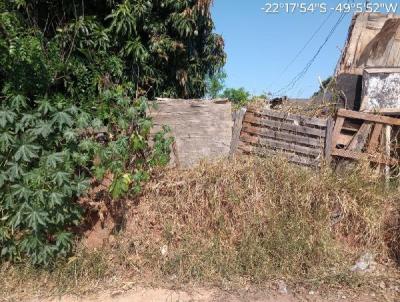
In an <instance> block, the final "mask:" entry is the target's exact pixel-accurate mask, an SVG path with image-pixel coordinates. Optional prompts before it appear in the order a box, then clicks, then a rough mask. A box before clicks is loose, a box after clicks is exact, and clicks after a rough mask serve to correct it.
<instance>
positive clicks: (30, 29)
mask: <svg viewBox="0 0 400 302" xmlns="http://www.w3.org/2000/svg"><path fill="white" fill-rule="evenodd" d="M210 5H211V1H187V0H179V1H171V0H162V1H142V0H123V1H108V0H98V1H88V0H84V1H77V2H73V1H62V0H55V1H48V0H25V1H23V0H19V1H5V0H0V102H1V104H0V151H1V153H0V166H1V169H0V189H1V190H0V213H1V216H0V259H8V260H12V261H16V260H19V259H22V258H24V257H28V258H29V259H30V260H31V261H32V262H33V263H34V264H38V265H46V264H49V263H50V262H52V261H53V260H54V259H56V258H57V257H60V256H65V255H67V254H68V253H69V252H70V251H71V248H72V242H73V235H72V230H73V227H74V226H76V225H78V224H79V223H80V222H81V218H82V215H83V213H82V210H81V209H80V207H79V206H78V204H77V202H76V200H77V199H78V198H79V196H81V195H82V194H84V193H85V191H86V189H87V187H88V185H89V179H91V178H93V177H96V178H98V179H99V180H101V179H102V178H103V177H105V176H106V175H112V179H113V182H112V184H111V186H110V188H109V190H110V194H111V196H112V197H113V198H120V197H122V196H123V195H126V194H133V195H134V194H137V193H139V192H140V190H141V187H142V184H143V182H145V181H147V180H148V178H149V172H150V171H151V168H152V167H154V166H156V165H163V164H166V163H167V162H168V161H169V148H170V145H171V143H172V138H170V137H167V135H166V134H167V132H168V129H163V131H162V132H160V133H158V134H157V135H156V136H155V141H154V143H153V144H152V145H153V148H150V146H149V134H150V129H151V127H152V123H151V120H150V119H149V118H148V117H147V116H146V112H147V110H148V108H147V106H148V102H147V101H146V96H147V97H148V96H150V97H152V96H154V95H159V96H163V95H164V96H177V97H200V96H202V95H203V94H204V92H205V89H206V83H205V78H206V77H207V76H211V77H212V75H213V74H214V73H215V72H217V71H218V70H219V69H220V68H221V67H222V65H223V63H224V59H225V54H224V52H223V40H222V38H221V37H219V36H218V35H215V34H213V33H212V30H213V23H212V20H211V17H210V11H209V10H210Z"/></svg>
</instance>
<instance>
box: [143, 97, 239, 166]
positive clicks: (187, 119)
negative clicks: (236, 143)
mask: <svg viewBox="0 0 400 302" xmlns="http://www.w3.org/2000/svg"><path fill="white" fill-rule="evenodd" d="M150 115H151V116H152V118H153V122H154V128H153V130H152V134H155V133H156V132H158V131H160V130H161V128H162V126H163V125H167V126H169V127H170V128H171V130H172V133H171V134H172V136H174V138H175V144H174V147H173V148H172V149H173V150H172V151H173V152H172V159H171V164H172V165H174V166H177V167H179V168H187V167H190V166H192V165H195V164H197V163H198V162H199V161H200V160H202V159H216V158H221V157H224V156H228V155H229V150H230V144H231V140H232V126H233V121H232V105H231V103H230V102H226V101H216V102H212V101H202V100H172V99H171V100H165V101H157V106H156V109H153V110H151V112H150Z"/></svg>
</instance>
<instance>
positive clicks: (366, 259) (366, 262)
mask: <svg viewBox="0 0 400 302" xmlns="http://www.w3.org/2000/svg"><path fill="white" fill-rule="evenodd" d="M372 267H375V261H374V256H373V255H372V254H371V253H369V252H367V253H365V254H364V255H362V256H361V257H360V259H358V261H357V262H356V264H355V265H354V266H353V267H352V268H351V269H350V270H351V271H352V272H360V271H365V270H367V269H368V268H372Z"/></svg>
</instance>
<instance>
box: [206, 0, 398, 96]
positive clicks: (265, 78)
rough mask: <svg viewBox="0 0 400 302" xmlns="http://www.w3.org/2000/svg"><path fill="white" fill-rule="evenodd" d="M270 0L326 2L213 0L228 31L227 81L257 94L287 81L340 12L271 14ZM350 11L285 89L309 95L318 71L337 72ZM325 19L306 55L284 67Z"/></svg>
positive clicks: (220, 26) (221, 29) (332, 0)
mask: <svg viewBox="0 0 400 302" xmlns="http://www.w3.org/2000/svg"><path fill="white" fill-rule="evenodd" d="M397 1H398V0H393V1H382V0H381V1H379V2H387V3H390V2H391V3H397ZM266 2H270V3H272V2H278V3H284V2H297V3H300V2H306V3H307V2H308V3H311V2H312V3H322V1H318V0H315V1H293V0H291V1H283V0H276V1H274V0H268V1H267V0H247V1H245V0H214V7H213V11H212V13H213V18H214V22H215V25H216V32H217V33H219V34H222V36H223V37H224V39H225V50H226V52H227V55H228V59H227V64H226V66H225V71H226V72H227V75H228V78H227V80H226V86H227V87H232V88H239V87H245V88H246V89H247V90H249V91H250V92H251V93H252V94H260V93H262V92H275V91H277V90H280V89H281V88H283V87H285V86H286V85H287V84H288V83H289V82H290V81H291V80H292V79H293V78H294V77H295V76H296V75H297V74H298V73H299V72H300V71H301V70H303V68H304V67H305V66H306V64H307V62H309V61H310V59H311V58H312V57H313V56H314V54H315V53H316V52H317V50H318V48H319V47H320V46H321V45H322V44H323V42H324V40H325V39H326V37H327V35H328V33H329V31H330V30H331V29H332V28H333V26H334V24H335V23H336V22H337V21H338V19H339V17H340V15H341V14H340V13H339V12H333V13H331V14H330V13H329V12H327V13H319V12H318V13H303V14H302V13H285V12H281V13H278V14H267V13H265V12H264V11H263V10H262V9H261V8H263V7H264V6H265V4H266ZM340 2H341V3H345V2H346V1H344V0H342V1H336V0H327V1H325V3H329V6H334V5H335V4H337V3H340ZM355 2H357V1H355ZM359 2H361V3H363V2H365V1H359ZM372 2H374V1H372ZM399 10H400V9H398V11H399ZM328 16H329V17H328ZM351 17H352V14H351V13H348V14H346V16H345V18H344V19H343V21H342V22H341V23H340V25H339V26H338V27H337V29H336V31H335V32H334V34H333V35H332V36H331V38H330V39H329V41H328V42H327V43H326V45H325V46H324V48H323V49H322V51H321V52H320V54H319V56H318V57H317V58H316V60H315V62H314V64H313V65H312V66H311V68H310V69H309V70H308V72H307V73H306V74H305V76H304V77H302V79H301V80H300V81H299V82H298V83H297V84H296V86H295V87H294V88H293V89H291V90H290V91H285V92H286V93H284V94H285V95H288V96H290V97H309V96H310V95H312V93H313V92H314V91H315V90H317V89H318V86H319V83H318V77H320V78H322V79H325V78H327V77H328V76H330V75H332V74H333V72H334V69H335V66H336V64H337V61H338V59H339V56H340V53H341V50H342V48H343V47H344V43H345V40H346V37H347V33H348V27H349V25H350V21H351ZM323 22H325V23H324V26H323V27H322V28H321V30H320V31H319V33H318V34H317V35H316V36H315V38H314V39H313V40H312V42H311V43H310V44H309V45H308V47H307V48H306V49H305V50H304V51H303V53H302V55H301V56H300V57H299V58H298V59H296V60H295V62H294V63H293V64H292V65H291V66H290V67H289V68H288V69H287V70H286V72H284V73H283V71H284V69H285V67H286V66H287V65H288V63H289V62H290V61H292V59H293V58H294V57H295V56H296V54H297V53H298V52H299V51H300V49H301V48H303V46H304V45H305V43H306V42H307V41H308V40H309V39H310V37H311V36H312V35H313V33H314V32H315V31H316V30H317V28H318V27H319V26H320V25H321V24H322V23H323Z"/></svg>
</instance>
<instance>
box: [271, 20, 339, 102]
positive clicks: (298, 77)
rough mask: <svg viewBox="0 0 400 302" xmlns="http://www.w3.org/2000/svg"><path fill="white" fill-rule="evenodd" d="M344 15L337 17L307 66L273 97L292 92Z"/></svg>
mask: <svg viewBox="0 0 400 302" xmlns="http://www.w3.org/2000/svg"><path fill="white" fill-rule="evenodd" d="M345 16H346V13H342V14H341V15H340V17H339V19H338V20H337V21H336V23H335V24H334V26H333V27H332V29H331V30H330V31H329V33H328V35H327V37H326V38H325V40H324V42H323V43H322V45H321V46H320V47H319V48H318V50H317V52H316V53H315V54H314V56H313V57H312V58H311V60H310V61H309V62H308V63H307V65H306V66H305V67H304V68H303V70H302V71H300V72H299V73H298V74H297V75H296V76H295V77H294V78H293V79H292V80H291V81H290V82H289V84H287V85H286V86H284V87H283V88H281V89H279V90H278V91H276V92H275V93H274V94H273V95H275V96H277V95H281V94H283V93H286V92H288V91H290V90H292V89H293V88H294V86H295V85H296V83H297V82H298V81H300V80H301V79H302V78H303V77H304V76H305V74H306V73H307V71H308V70H309V69H310V67H311V66H312V64H313V63H314V62H315V60H316V59H317V57H318V55H319V54H320V53H321V51H322V49H323V48H324V46H325V45H326V43H328V41H329V40H330V38H331V37H332V35H333V34H334V32H335V30H336V29H337V27H338V26H339V25H340V23H342V21H343V19H344V18H345Z"/></svg>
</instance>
